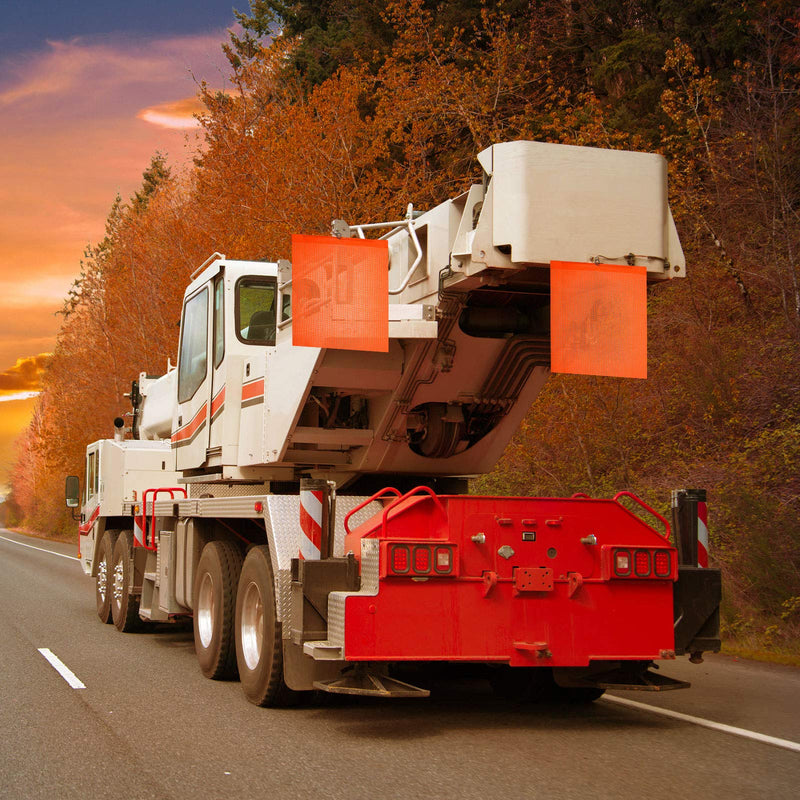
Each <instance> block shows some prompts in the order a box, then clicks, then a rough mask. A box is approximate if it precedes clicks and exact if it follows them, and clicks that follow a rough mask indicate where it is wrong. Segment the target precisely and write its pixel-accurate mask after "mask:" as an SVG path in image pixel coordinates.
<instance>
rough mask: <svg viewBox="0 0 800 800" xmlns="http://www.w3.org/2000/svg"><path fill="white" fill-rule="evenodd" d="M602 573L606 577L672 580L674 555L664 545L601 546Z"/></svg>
mask: <svg viewBox="0 0 800 800" xmlns="http://www.w3.org/2000/svg"><path fill="white" fill-rule="evenodd" d="M603 551H604V554H603V560H604V564H605V566H604V568H603V574H604V577H605V578H606V579H608V578H660V579H671V580H674V579H675V578H676V577H677V576H676V575H675V563H676V562H675V555H674V551H673V550H671V549H669V548H666V547H635V548H634V547H613V546H605V547H603Z"/></svg>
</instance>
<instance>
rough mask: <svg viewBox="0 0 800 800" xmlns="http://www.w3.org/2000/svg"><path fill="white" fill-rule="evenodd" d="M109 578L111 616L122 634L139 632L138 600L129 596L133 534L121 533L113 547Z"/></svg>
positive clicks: (131, 575)
mask: <svg viewBox="0 0 800 800" xmlns="http://www.w3.org/2000/svg"><path fill="white" fill-rule="evenodd" d="M111 563H112V565H113V568H112V571H111V574H110V576H109V578H110V589H111V616H112V618H113V620H114V627H115V628H116V629H117V630H118V631H121V632H122V633H131V632H133V631H137V630H140V629H141V627H142V622H141V620H140V619H139V598H138V597H136V596H134V595H132V594H131V589H132V588H133V586H134V581H133V534H132V533H131V531H121V532H120V534H119V536H118V537H117V542H116V544H115V545H114V558H113V559H112V562H111Z"/></svg>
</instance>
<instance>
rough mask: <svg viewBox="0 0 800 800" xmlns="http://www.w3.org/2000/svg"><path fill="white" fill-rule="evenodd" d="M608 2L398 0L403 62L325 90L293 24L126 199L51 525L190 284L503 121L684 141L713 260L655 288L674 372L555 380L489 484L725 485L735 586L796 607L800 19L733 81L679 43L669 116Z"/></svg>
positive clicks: (698, 261) (81, 340)
mask: <svg viewBox="0 0 800 800" xmlns="http://www.w3.org/2000/svg"><path fill="white" fill-rule="evenodd" d="M451 5H453V4H451ZM583 5H584V4H578V6H579V7H580V8H578V7H576V6H575V4H565V3H537V4H528V5H527V6H525V4H520V3H515V4H513V6H509V5H508V4H505V3H499V2H498V3H493V4H490V3H487V4H486V5H485V6H484V7H482V12H481V13H480V14H478V15H477V16H475V15H472V16H469V15H467V16H465V17H464V18H465V19H469V20H471V21H470V22H469V23H464V25H456V26H453V25H451V24H449V22H448V20H447V19H443V18H440V17H439V16H438V15H437V13H435V12H434V11H433V10H431V6H432V4H431V3H426V2H423V1H422V0H391V2H389V4H388V5H387V7H386V12H385V18H386V20H387V21H388V23H389V24H391V25H392V26H393V28H394V31H395V39H394V43H393V45H392V48H391V52H390V54H389V56H388V57H387V58H386V59H385V61H384V62H383V63H382V65H380V66H376V65H375V64H374V61H373V60H372V58H371V56H370V58H365V61H367V62H369V63H365V64H358V63H351V62H348V66H347V67H345V68H341V69H340V70H339V71H338V72H336V74H334V75H333V77H331V78H330V79H328V80H327V81H325V82H324V83H321V84H320V85H318V86H316V87H315V88H313V89H310V90H309V89H308V88H307V85H306V84H304V83H303V82H302V81H301V80H300V79H299V78H298V77H297V76H294V77H293V74H292V72H291V70H286V69H285V66H286V64H287V63H288V62H289V60H290V59H289V57H290V56H291V54H292V53H293V52H294V50H293V48H295V47H296V46H297V43H296V42H293V41H292V40H291V39H285V38H283V37H278V39H277V40H275V42H274V43H272V44H271V45H270V46H269V47H267V48H264V49H263V50H261V51H260V52H255V51H254V55H253V57H252V58H249V59H248V60H247V61H246V63H244V64H241V63H240V64H238V65H237V69H236V72H235V75H234V83H235V87H236V88H237V89H238V92H237V93H236V94H231V95H217V94H214V93H212V92H211V91H208V90H204V91H203V92H202V99H203V101H204V103H205V105H206V107H207V114H206V115H205V116H204V117H203V121H202V122H203V126H204V129H205V144H204V147H203V149H202V152H200V153H198V154H197V157H196V161H195V167H194V169H193V170H191V172H190V173H189V174H187V175H185V176H183V177H182V178H180V179H176V178H169V177H167V178H164V179H163V180H161V181H160V182H159V183H158V185H157V187H156V189H155V191H154V192H153V193H152V194H150V195H149V196H148V199H147V201H146V202H144V203H139V202H134V203H133V204H132V205H131V206H123V205H121V204H119V203H118V204H115V206H114V208H113V209H112V213H111V215H110V217H109V226H108V235H107V237H106V239H105V240H104V242H102V243H101V244H100V245H98V246H97V247H95V248H93V249H92V250H91V251H90V252H89V253H88V255H87V261H86V263H85V264H84V265H83V273H82V277H81V279H80V285H79V287H78V291H77V294H76V295H74V296H73V297H72V299H71V301H70V303H69V304H68V309H67V310H68V311H69V313H68V314H67V316H66V317H65V319H64V324H63V326H62V330H61V333H60V335H59V339H58V345H57V347H56V351H55V355H54V357H53V360H52V363H51V364H50V366H49V368H48V373H47V376H46V379H45V390H44V393H43V395H42V396H41V398H40V401H39V405H38V409H37V412H36V416H35V418H34V421H33V423H32V425H31V428H30V429H29V431H28V432H27V433H26V435H25V436H24V437H23V439H22V441H21V446H20V455H19V460H18V462H17V466H16V468H15V470H14V475H13V491H14V499H15V502H16V504H17V505H18V507H19V508H20V509H21V512H22V514H23V515H24V518H25V520H26V522H27V523H28V524H31V525H34V524H35V525H37V526H39V527H42V528H46V527H53V526H57V525H67V524H68V522H67V517H66V516H65V514H64V512H63V510H62V501H61V486H62V480H63V475H64V474H66V473H67V472H72V473H75V472H81V471H82V466H81V465H82V460H83V451H84V448H85V445H86V443H87V442H90V441H92V440H94V439H97V438H101V437H103V436H106V435H109V434H110V432H111V431H110V426H111V419H112V418H113V417H114V416H116V415H119V414H120V413H122V412H123V411H124V410H125V405H126V403H125V401H124V400H123V399H122V394H123V392H124V391H126V390H127V389H128V387H129V385H130V381H131V380H132V379H134V378H135V377H136V376H137V375H138V373H139V372H140V371H142V370H146V371H148V372H151V373H158V372H161V371H163V369H164V366H165V362H166V358H167V357H168V356H169V355H170V354H173V353H174V352H175V345H176V341H177V327H176V324H177V322H178V319H179V313H180V302H181V295H182V290H183V288H184V286H185V284H186V282H187V279H188V276H189V274H190V273H191V271H192V270H193V269H194V268H195V267H196V266H197V265H198V264H199V263H200V262H202V261H203V259H204V258H205V257H206V256H208V254H209V253H211V252H212V251H214V250H217V251H220V252H224V253H225V254H226V255H227V256H228V257H231V258H244V259H260V258H269V259H271V260H272V259H277V258H281V257H290V255H291V254H290V236H291V234H292V233H305V234H324V233H327V228H328V224H329V222H330V220H331V219H333V218H343V219H346V220H348V221H349V222H351V223H352V222H360V221H368V220H375V219H390V218H397V217H398V216H399V215H401V214H402V212H403V211H404V210H405V207H406V205H407V203H408V202H409V201H413V202H414V203H415V204H416V205H417V206H420V207H425V206H428V205H431V204H433V203H435V202H440V201H442V200H444V199H446V198H449V197H453V196H455V195H456V194H457V193H458V192H459V191H460V190H461V189H463V188H465V187H466V186H467V185H468V184H470V183H471V182H473V181H474V180H475V179H476V178H478V177H479V169H478V167H477V165H476V163H475V161H474V156H475V154H476V152H477V151H479V150H481V149H482V148H484V147H486V146H488V145H490V144H492V143H494V142H498V141H501V140H510V139H515V138H531V139H540V140H548V141H556V142H565V143H571V144H581V145H594V146H603V147H614V148H619V147H626V148H631V149H654V148H660V149H661V151H662V152H664V154H665V155H667V156H668V159H669V162H670V177H671V189H672V198H671V201H672V207H673V211H674V213H675V216H676V220H677V224H678V228H679V230H680V232H681V237H682V241H683V245H684V248H685V250H686V254H687V261H688V263H689V265H690V271H689V277H688V278H687V279H686V280H684V281H675V282H673V283H672V284H670V285H667V286H661V287H658V288H657V289H656V290H655V291H654V292H653V293H652V294H651V296H650V299H649V353H648V374H649V376H650V377H649V379H648V380H647V381H646V382H644V381H628V382H625V381H619V380H615V379H608V378H592V377H580V376H559V377H557V378H555V379H553V380H552V381H551V383H550V384H549V385H548V387H547V388H546V390H545V392H544V394H543V396H542V397H541V398H540V400H539V401H538V402H537V404H536V405H535V406H534V408H533V409H532V410H531V412H530V413H529V415H528V418H527V419H526V421H525V423H524V424H523V426H522V428H521V429H520V431H519V434H518V436H517V438H516V440H515V441H514V442H513V443H512V445H511V446H510V447H509V450H508V452H507V454H506V456H505V458H504V459H503V461H502V462H501V464H500V465H499V466H498V468H497V470H496V471H495V472H494V473H493V474H492V475H489V476H486V477H485V478H484V479H483V480H482V483H481V488H483V489H485V490H491V491H496V492H500V493H509V492H522V493H536V494H571V493H572V492H574V491H576V490H588V491H590V492H592V493H596V494H608V493H610V492H611V491H613V490H617V489H633V490H635V491H639V492H641V493H642V494H643V495H645V496H646V497H647V498H648V499H649V500H650V501H651V502H653V503H654V504H656V503H659V502H661V508H662V509H663V508H664V506H663V500H664V499H665V497H666V492H667V490H668V489H670V488H675V487H678V486H681V485H688V484H693V485H699V486H704V487H706V488H708V489H709V491H710V500H711V511H712V514H715V516H713V517H712V521H711V523H712V529H711V532H712V537H713V539H714V540H713V541H712V556H715V557H716V558H717V563H720V564H722V565H723V567H724V568H725V570H726V575H727V578H728V585H729V586H733V587H734V590H733V591H729V597H730V598H731V603H732V607H733V608H734V609H735V610H739V611H741V609H747V608H752V607H755V606H760V607H761V608H766V609H771V610H773V611H774V610H775V608H776V607H779V605H780V602H781V601H782V598H786V597H789V596H792V595H793V594H794V595H800V588H799V587H800V577H799V575H800V545H798V541H800V527H798V523H797V519H798V517H800V514H799V513H798V511H799V510H800V508H799V505H798V504H800V500H798V498H800V484H799V483H798V481H799V480H800V478H798V475H799V474H800V393H798V385H799V384H800V380H798V366H797V365H798V363H800V346H799V344H798V343H799V342H800V288H798V286H799V285H800V275H799V268H798V264H797V255H796V254H797V253H798V252H800V240H799V238H798V237H800V226H798V225H797V214H798V197H797V186H798V172H800V164H799V162H798V159H797V155H796V154H797V152H798V148H797V147H796V143H797V141H798V140H800V135H799V132H798V129H799V128H800V123H798V116H797V113H796V98H797V89H798V86H797V80H798V69H797V60H796V40H797V37H796V36H791V35H790V34H791V31H792V30H793V29H792V28H791V26H788V27H787V26H786V25H784V26H781V25H780V24H779V23H780V19H778V20H777V23H776V20H775V19H773V18H772V17H770V16H769V15H770V14H771V13H772V11H771V10H770V8H768V6H770V4H763V6H759V8H760V9H762V12H763V14H762V17H759V18H758V19H757V22H758V24H760V25H761V26H762V27H761V28H759V30H758V36H760V37H761V39H757V41H762V40H763V43H764V46H763V48H762V51H761V54H760V55H763V59H762V63H756V60H754V61H753V63H746V64H740V65H738V66H735V67H732V69H731V70H729V72H732V73H733V74H734V79H733V80H732V81H729V84H728V88H729V91H728V94H727V95H725V96H723V95H722V93H721V92H720V89H719V84H718V79H717V77H716V76H715V75H713V74H711V73H710V72H708V71H705V70H704V69H701V68H700V67H699V66H698V64H697V62H696V60H695V56H696V54H694V53H693V51H692V49H691V48H690V47H688V46H687V45H686V44H684V43H682V42H680V41H678V42H676V43H675V44H674V46H673V48H672V50H670V51H669V52H667V53H664V54H663V56H662V63H663V64H664V72H663V74H662V75H656V76H655V77H654V76H653V75H652V74H649V75H648V80H649V81H650V83H649V84H648V85H649V86H658V85H659V84H658V80H661V81H662V82H663V83H662V89H661V90H659V91H660V93H661V98H660V102H659V100H658V98H657V99H656V101H655V104H654V106H653V107H652V108H650V109H649V115H648V117H647V119H646V120H645V122H646V124H644V123H643V124H642V125H640V126H636V125H635V124H629V125H621V124H620V125H617V126H615V124H614V122H613V121H614V120H617V119H623V118H624V115H623V114H620V113H618V112H619V109H618V108H615V106H614V96H615V95H614V92H616V96H617V97H622V98H624V97H629V96H630V92H631V91H632V89H631V85H633V84H635V82H636V81H635V80H634V79H633V78H630V77H625V76H634V77H635V76H637V75H640V74H641V70H640V69H639V66H640V65H637V64H632V65H626V71H620V72H619V73H618V74H616V75H612V73H611V72H610V71H609V70H610V67H608V69H607V70H606V73H605V74H606V76H607V80H606V84H605V86H603V85H600V82H594V83H592V82H591V81H590V80H589V79H588V78H587V71H586V69H585V68H584V64H583V62H582V59H583V58H584V57H587V56H586V53H584V52H583V51H578V50H575V49H572V50H570V47H572V44H571V43H574V42H585V41H589V42H592V41H594V40H595V39H597V38H598V37H600V35H601V34H602V35H603V36H605V35H606V34H605V33H604V32H602V31H593V30H592V29H591V26H592V25H594V24H598V25H599V24H600V23H599V22H596V20H599V19H601V16H600V15H595V16H594V17H593V16H592V15H591V14H590V13H589V11H588V10H587V11H586V13H585V14H584V13H583V11H582V8H583ZM589 5H592V4H589ZM635 5H636V4H631V7H633V6H635ZM512 7H513V8H514V9H515V13H514V14H512V13H511V12H510V11H506V10H504V9H507V8H512ZM521 8H526V10H525V11H520V9H521ZM737 8H738V6H737ZM595 10H596V9H595ZM631 13H633V12H631ZM645 18H646V15H645V16H643V17H642V19H645ZM602 19H605V18H604V17H603V18H602ZM770 26H772V27H770ZM690 32H691V31H690ZM645 33H647V32H646V31H644V32H643V31H641V30H637V31H634V34H635V36H633V38H632V39H631V41H633V40H636V41H639V42H645V39H646V37H645V36H644V34H645ZM775 36H779V37H783V39H782V40H781V42H780V47H775V46H772V45H771V44H770V42H772V39H770V37H773V38H774V37H775ZM636 37H638V38H636ZM756 38H757V37H756ZM647 41H650V40H647ZM645 43H646V42H645ZM613 45H614V47H617V45H618V43H617V42H614V43H613ZM608 49H609V51H611V50H613V48H608ZM620 52H621V51H620V50H619V49H617V50H614V51H613V53H611V55H614V57H615V58H619V53H620ZM779 56H780V57H779ZM606 66H608V65H606ZM656 71H657V70H656ZM609 76H610V77H609ZM620 76H622V77H620ZM656 78H658V80H656ZM612 79H613V80H612ZM609 86H611V89H609V88H608V87H609ZM664 86H666V91H663V87H664ZM612 89H613V92H612ZM625 92H627V94H625ZM792 98H793V100H792ZM629 118H630V115H629ZM653 120H657V121H658V125H657V126H655V127H654V123H653ZM659 126H660V127H659ZM56 487H57V488H56ZM776 531H777V532H776ZM745 573H746V574H747V575H748V576H749V577H748V579H747V580H744V579H740V578H739V577H738V576H739V575H741V574H745ZM765 587H766V588H765Z"/></svg>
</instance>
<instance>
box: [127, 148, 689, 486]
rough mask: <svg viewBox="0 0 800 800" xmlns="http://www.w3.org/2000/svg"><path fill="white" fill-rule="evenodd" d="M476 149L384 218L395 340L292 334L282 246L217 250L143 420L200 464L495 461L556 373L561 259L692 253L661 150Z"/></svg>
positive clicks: (643, 261) (264, 466)
mask: <svg viewBox="0 0 800 800" xmlns="http://www.w3.org/2000/svg"><path fill="white" fill-rule="evenodd" d="M479 161H480V163H481V165H482V166H483V169H484V171H485V173H486V178H485V180H484V182H483V184H479V185H475V186H473V187H471V189H470V190H469V191H468V192H466V193H465V194H463V195H461V196H459V197H457V198H455V199H453V200H450V201H447V202H445V203H442V204H441V205H439V206H437V207H436V208H434V209H432V210H431V211H429V212H427V213H425V214H423V215H422V216H420V217H418V218H417V219H413V215H412V217H411V218H409V220H408V221H406V222H401V223H387V225H385V226H384V235H383V238H385V239H386V240H387V241H388V248H389V296H388V297H387V303H388V304H389V308H390V314H389V320H390V321H389V348H388V352H385V353H374V352H357V351H347V350H334V349H327V350H325V349H319V348H314V347H296V346H294V345H293V344H292V323H291V316H290V315H291V291H292V286H291V265H289V264H288V263H286V262H282V263H281V264H280V265H278V264H270V263H260V262H244V261H231V260H228V259H225V257H224V256H222V257H218V258H215V259H214V260H213V261H211V263H208V264H207V265H204V267H203V268H202V271H201V272H200V273H199V274H198V275H197V276H196V277H195V279H194V280H193V281H192V283H191V284H190V286H189V287H188V289H187V290H186V295H185V301H184V316H183V322H182V334H181V352H180V355H179V366H178V370H176V371H175V372H171V373H169V374H167V375H166V376H164V377H163V378H161V379H159V380H158V381H155V382H153V381H147V382H146V386H145V387H144V389H143V392H142V394H143V395H144V403H143V409H142V412H141V425H140V435H141V436H143V437H147V438H150V437H153V438H155V437H166V436H170V437H171V441H172V447H173V448H174V450H175V451H176V457H177V461H176V466H177V469H178V470H179V471H182V472H183V474H184V476H185V477H188V478H190V479H191V478H195V479H197V480H204V481H233V480H244V481H277V480H296V479H297V478H298V476H299V475H300V474H305V475H311V476H313V477H318V478H324V479H328V480H335V481H336V482H337V484H338V485H339V486H342V485H343V484H346V483H347V482H348V481H350V480H352V479H353V478H355V477H357V476H359V475H364V474H369V473H373V474H378V473H384V474H385V473H394V474H397V473H400V474H403V473H405V474H408V475H419V476H458V475H471V474H477V473H482V472H485V471H487V470H489V469H491V467H492V466H493V464H494V463H495V462H496V461H497V459H498V458H499V457H500V455H501V453H502V452H503V449H504V448H505V446H506V444H507V443H508V441H509V440H510V438H511V436H512V435H513V433H514V431H515V430H516V429H517V427H518V425H519V423H520V421H521V419H522V417H523V415H524V414H525V412H526V411H527V410H528V408H529V407H530V404H531V402H532V401H533V399H534V398H535V396H536V395H537V394H538V392H539V391H540V389H541V387H542V386H543V384H544V382H545V380H546V379H547V376H548V374H549V363H550V362H549V357H550V350H549V314H550V309H549V292H550V288H549V285H550V284H549V281H550V278H549V265H550V263H551V262H552V261H574V262H582V263H592V264H596V265H603V264H616V265H621V266H623V267H625V265H628V266H631V267H645V268H646V274H647V279H648V280H649V281H650V282H653V281H659V280H664V279H667V278H671V277H682V276H683V275H684V274H685V263H684V259H683V252H682V250H681V247H680V242H679V240H678V236H677V233H676V230H675V225H674V223H673V220H672V215H671V213H670V210H669V205H668V201H667V170H666V162H665V161H664V159H663V158H662V157H661V156H657V155H650V154H645V153H633V152H626V151H610V150H597V149H593V148H586V147H571V146H566V145H555V144H543V143H538V142H510V143H505V144H499V145H494V146H493V147H490V148H489V149H487V150H485V151H483V152H482V153H481V154H480V156H479ZM379 227H380V225H377V224H370V225H367V224H364V225H352V226H350V228H349V231H348V227H347V226H346V225H345V226H343V228H344V231H343V232H344V235H347V234H348V232H349V233H350V234H351V235H354V236H364V235H367V233H366V232H367V231H369V232H370V234H369V235H373V234H372V231H373V230H374V229H376V228H379ZM339 231H340V232H342V226H341V224H340V226H339ZM259 293H260V294H259ZM257 295H259V296H260V297H261V300H257V298H256V296H257ZM259 303H261V304H262V305H259ZM270 315H271V316H270ZM176 398H177V399H176ZM168 421H169V422H170V423H171V424H168Z"/></svg>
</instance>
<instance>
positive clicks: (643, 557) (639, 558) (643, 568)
mask: <svg viewBox="0 0 800 800" xmlns="http://www.w3.org/2000/svg"><path fill="white" fill-rule="evenodd" d="M633 574H634V575H635V576H636V577H637V578H646V577H647V576H648V575H649V574H650V551H649V550H637V551H636V552H635V553H634V554H633Z"/></svg>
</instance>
